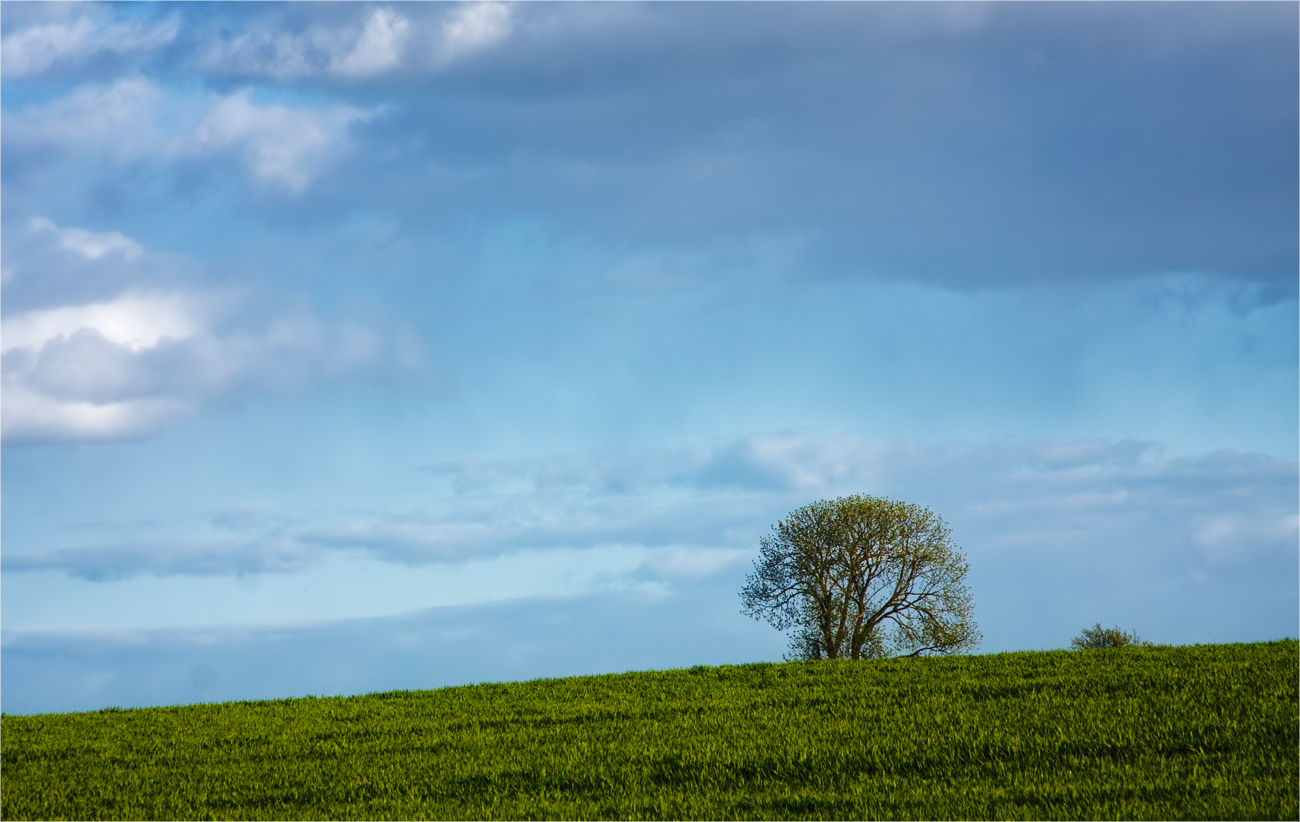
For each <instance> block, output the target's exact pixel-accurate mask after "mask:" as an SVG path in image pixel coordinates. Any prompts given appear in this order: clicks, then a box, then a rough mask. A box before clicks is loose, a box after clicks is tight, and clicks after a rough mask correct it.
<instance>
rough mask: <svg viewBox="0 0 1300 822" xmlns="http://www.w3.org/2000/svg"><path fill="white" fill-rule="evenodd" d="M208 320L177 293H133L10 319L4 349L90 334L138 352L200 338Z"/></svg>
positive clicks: (2, 332) (1, 331) (1, 332)
mask: <svg viewBox="0 0 1300 822" xmlns="http://www.w3.org/2000/svg"><path fill="white" fill-rule="evenodd" d="M201 328H202V321H201V320H200V319H199V318H198V316H197V312H196V311H195V310H194V307H193V305H192V301H190V300H187V299H186V298H184V297H179V296H177V295H160V294H154V295H138V296H137V295H133V296H124V297H120V298H118V299H116V300H112V301H111V302H105V303H98V304H94V305H72V306H63V307H60V308H51V309H46V310H42V311H27V312H24V313H21V314H18V315H15V316H12V317H7V318H5V320H4V323H3V325H2V326H0V341H2V342H0V350H3V352H4V353H8V352H9V351H12V350H13V349H15V348H30V349H33V350H39V349H41V348H43V347H45V346H46V345H47V344H49V343H51V342H54V341H56V340H61V339H63V340H66V339H68V338H70V337H72V336H73V335H75V334H77V333H78V332H83V331H90V332H94V333H95V334H98V335H99V336H100V337H103V338H104V339H105V340H107V341H109V342H110V343H113V344H114V345H117V346H121V347H122V348H125V349H127V350H128V351H132V352H136V351H140V350H142V349H145V348H153V347H154V346H156V345H158V344H159V343H160V342H162V340H163V339H166V338H170V339H176V340H183V339H186V338H188V337H192V336H194V335H195V334H196V333H198V331H199V330H200V329H201Z"/></svg>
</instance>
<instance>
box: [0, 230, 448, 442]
mask: <svg viewBox="0 0 1300 822" xmlns="http://www.w3.org/2000/svg"><path fill="white" fill-rule="evenodd" d="M29 226H33V227H34V228H35V230H34V231H31V232H29V236H28V237H27V240H28V241H29V244H28V245H27V246H26V247H23V248H22V251H21V252H19V257H20V258H19V259H18V260H12V259H11V258H10V257H11V252H9V251H7V252H6V266H5V267H6V271H7V272H13V273H12V274H11V276H9V277H8V279H9V280H11V281H12V280H13V279H15V278H19V279H26V278H27V277H28V274H29V273H30V272H29V269H32V268H33V267H36V268H37V269H39V267H40V266H41V265H42V264H43V263H48V262H49V259H50V258H49V256H48V251H49V248H51V247H52V248H54V249H58V250H61V251H62V253H64V254H65V256H71V257H75V258H79V259H80V260H81V262H82V265H81V267H80V268H79V269H78V270H76V271H75V272H74V273H75V274H77V275H79V276H81V277H82V278H84V279H87V280H95V279H96V278H97V275H98V274H99V273H100V272H99V269H101V268H104V267H105V266H113V267H114V273H115V275H117V277H118V279H119V280H121V279H124V278H123V277H122V274H123V271H122V266H124V265H125V266H127V269H126V272H125V273H126V276H125V279H126V282H127V284H126V286H125V287H124V288H121V289H120V290H119V291H118V292H117V293H115V294H113V295H112V296H111V297H109V298H107V299H97V300H93V301H85V302H72V303H70V304H63V305H54V306H40V307H32V308H27V309H22V308H19V309H18V310H16V311H12V312H11V313H9V314H8V315H6V316H4V317H3V318H2V319H0V353H2V354H3V367H2V371H0V385H2V386H3V391H4V394H3V405H0V433H2V435H3V438H4V440H5V441H9V442H13V441H19V440H27V441H33V440H35V441H49V440H101V439H114V438H121V437H134V436H140V435H144V434H148V433H150V432H152V431H154V430H156V429H157V428H158V427H159V426H161V425H163V424H165V423H167V422H168V421H170V420H172V419H175V418H176V417H178V416H181V415H184V414H186V413H189V412H192V411H194V410H196V409H198V408H199V407H201V406H202V405H203V404H204V403H205V402H206V401H208V400H209V399H211V398H213V397H215V396H216V395H219V394H222V393H226V392H229V391H232V390H235V389H236V388H239V387H243V386H255V385H261V386H268V387H271V386H274V387H276V388H284V387H292V386H295V385H300V384H303V383H306V382H310V381H314V380H320V379H335V378H340V377H344V376H346V375H348V374H354V373H357V372H359V371H364V370H367V369H370V370H373V369H375V368H396V369H397V370H398V371H399V372H402V373H406V372H411V371H414V372H415V373H417V374H418V373H419V372H420V371H421V369H427V368H428V364H427V358H426V357H423V356H420V355H421V354H422V353H423V351H422V349H421V348H419V345H418V341H417V340H412V339H410V335H409V334H403V333H401V330H400V329H398V330H395V331H391V332H379V331H376V330H372V329H369V328H367V327H364V326H361V325H357V324H355V323H346V322H344V323H326V322H323V321H321V320H319V319H318V318H316V317H314V316H313V315H312V314H311V313H310V312H308V311H306V310H303V309H299V310H296V311H288V312H281V313H279V314H276V315H274V316H273V317H272V318H271V319H270V320H269V321H267V322H265V323H264V324H262V325H260V326H258V327H251V328H250V327H241V326H239V325H237V324H235V320H236V319H237V317H235V316H232V315H234V312H232V310H231V309H232V308H233V307H234V305H235V301H234V300H233V298H231V297H230V296H229V295H216V294H209V293H203V292H195V291H186V290H179V289H175V288H173V289H172V290H166V291H164V290H159V289H157V288H154V289H149V288H133V287H131V286H130V269H131V266H141V267H144V266H151V265H152V266H156V265H158V264H159V261H157V260H154V259H153V255H151V254H149V253H148V252H146V251H145V250H144V249H143V248H141V246H140V244H139V243H137V242H135V241H134V240H132V239H130V238H129V237H126V236H124V235H121V234H118V233H116V232H90V231H86V230H84V229H77V228H60V227H59V226H56V225H55V224H54V223H52V222H51V221H49V220H48V219H44V218H36V219H34V220H32V221H30V222H29ZM41 243H44V245H45V246H46V247H45V248H42V247H40V244H41ZM23 255H27V256H26V257H24V256H23ZM163 262H164V263H165V262H166V258H164V259H163ZM38 273H39V271H38Z"/></svg>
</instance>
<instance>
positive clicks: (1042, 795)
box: [0, 640, 1300, 819]
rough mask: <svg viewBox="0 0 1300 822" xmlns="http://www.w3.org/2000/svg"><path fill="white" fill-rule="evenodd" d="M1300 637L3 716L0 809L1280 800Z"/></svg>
mask: <svg viewBox="0 0 1300 822" xmlns="http://www.w3.org/2000/svg"><path fill="white" fill-rule="evenodd" d="M1298 672H1300V651H1298V648H1297V643H1296V642H1295V641H1294V640H1284V641H1280V642H1272V643H1259V644H1243V645H1206V646H1193V647H1153V648H1133V649H1125V650H1120V651H1075V652H1069V651H1049V652H1033V653H1012V654H998V655H991V656H971V657H956V658H938V659H917V660H889V661H878V662H856V663H855V662H845V661H840V662H813V663H797V662H796V663H788V664H756V665H743V666H737V667H721V668H692V669H690V670H678V671H650V672H644V673H629V674H620V675H609V676H591V677H575V678H570V679H552V680H538V681H534V682H523V683H517V684H508V685H477V686H469V687H461V688H446V689H442V690H437V691H407V692H393V693H385V694H373V695H370V696H360V697H350V698H329V699H310V698H309V699H295V700H283V701H277V702H242V703H227V704H220V705H195V706H188V707H175V708H150V709H139V710H129V711H117V710H109V711H101V712H98V713H84V714H49V715H42V716H5V717H4V718H3V728H2V731H3V734H2V736H0V745H2V748H3V772H2V777H3V781H2V782H0V805H2V812H3V818H5V819H24V818H26V819H58V818H74V819H102V818H123V819H190V818H217V819H222V818H229V819H238V818H256V819H270V818H307V819H329V818H352V819H369V818H406V819H417V818H426V817H427V818H451V819H475V818H512V819H529V818H552V819H559V818H563V819H574V818H633V817H640V818H670V819H708V818H764V817H773V818H838V819H849V818H890V817H892V818H928V819H945V818H977V819H1011V818H1031V819H1072V818H1151V819H1183V818H1201V819H1206V818H1208V819H1296V818H1297V810H1298V808H1297V789H1298V787H1300V785H1298V783H1297V767H1298V766H1300V756H1298V751H1300V731H1298V730H1297V728H1298V723H1300V713H1297V698H1298V689H1300V684H1298V683H1300V673H1298Z"/></svg>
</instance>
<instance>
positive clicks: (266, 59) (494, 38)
mask: <svg viewBox="0 0 1300 822" xmlns="http://www.w3.org/2000/svg"><path fill="white" fill-rule="evenodd" d="M403 11H404V12H406V13H405V14H402V13H398V12H397V11H394V10H393V9H391V8H387V7H381V8H377V9H374V10H373V11H371V12H369V14H368V15H367V16H366V17H365V19H364V20H361V21H357V20H350V21H346V22H342V23H339V22H336V21H335V20H333V19H331V20H326V21H316V20H311V21H309V22H307V23H305V24H301V23H300V24H296V25H295V23H294V22H293V21H288V20H284V19H276V20H275V21H270V20H250V21H248V25H247V26H246V29H247V30H245V31H241V32H238V33H235V34H233V35H226V34H225V33H224V32H222V33H214V34H213V35H211V36H210V37H209V38H208V39H207V41H206V43H205V44H204V45H203V46H202V50H201V52H200V54H199V57H198V63H199V65H200V66H202V68H203V69H204V70H205V71H206V72H209V73H212V74H215V75H218V76H227V77H239V78H250V79H251V78H268V79H272V80H275V81H277V82H280V83H298V82H312V81H322V80H323V81H342V82H346V83H356V82H360V81H365V80H373V79H378V78H382V77H385V76H388V75H391V74H394V73H396V72H399V71H403V70H405V71H415V72H420V73H427V72H429V71H434V72H437V71H440V70H443V69H445V68H447V67H448V66H449V65H451V64H453V63H456V62H459V61H461V60H463V59H465V58H467V57H469V56H471V55H473V54H475V53H478V52H481V51H484V50H487V49H490V48H492V47H494V46H496V45H498V44H500V43H501V42H503V41H504V40H505V39H506V38H507V37H509V36H510V33H511V31H512V30H513V29H514V25H515V18H514V15H513V12H512V10H511V7H510V6H509V5H508V4H506V3H499V2H483V3H462V4H453V5H445V6H436V7H427V8H418V7H410V6H408V7H407V8H406V9H404V10H403ZM336 16H337V15H332V17H336Z"/></svg>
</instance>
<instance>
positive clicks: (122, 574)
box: [0, 539, 321, 582]
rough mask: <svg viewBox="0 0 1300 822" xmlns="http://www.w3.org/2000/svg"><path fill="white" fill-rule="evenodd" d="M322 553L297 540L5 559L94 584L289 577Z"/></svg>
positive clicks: (131, 547) (147, 545)
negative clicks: (143, 577) (142, 577)
mask: <svg viewBox="0 0 1300 822" xmlns="http://www.w3.org/2000/svg"><path fill="white" fill-rule="evenodd" d="M320 555H321V550H320V549H319V548H317V547H316V546H313V545H307V544H304V543H301V542H296V541H294V540H287V539H280V540H257V541H235V540H207V541H202V540H175V541H163V540H159V541H152V542H142V543H126V544H116V545H97V546H90V547H79V548H64V549H60V550H57V551H45V552H40V553H15V552H12V551H7V552H5V554H4V555H3V556H2V557H0V567H2V568H3V569H4V571H5V572H6V573H12V572H15V571H40V570H47V569H57V570H63V571H66V572H67V573H69V574H70V575H72V576H75V577H80V578H82V579H85V580H89V581H91V582H106V581H112V580H118V579H124V578H126V577H130V576H135V575H138V574H152V575H154V576H159V577H164V576H176V575H179V574H185V575H188V576H214V575H217V576H244V575H247V574H265V573H274V574H289V573H296V572H299V571H303V570H306V569H307V568H309V567H311V566H313V565H315V564H316V562H317V561H318V560H319V559H320Z"/></svg>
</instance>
